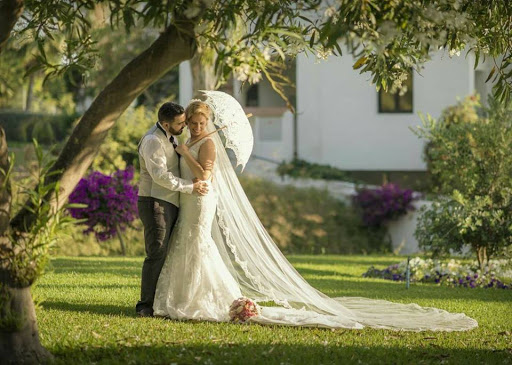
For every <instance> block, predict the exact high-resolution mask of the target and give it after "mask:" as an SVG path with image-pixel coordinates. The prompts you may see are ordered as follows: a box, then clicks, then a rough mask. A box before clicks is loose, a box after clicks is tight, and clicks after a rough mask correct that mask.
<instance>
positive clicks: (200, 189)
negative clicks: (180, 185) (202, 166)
mask: <svg viewBox="0 0 512 365" xmlns="http://www.w3.org/2000/svg"><path fill="white" fill-rule="evenodd" d="M208 189H209V188H208V184H207V183H206V182H204V181H201V180H199V181H194V190H193V191H192V192H193V193H197V194H199V195H206V194H208Z"/></svg>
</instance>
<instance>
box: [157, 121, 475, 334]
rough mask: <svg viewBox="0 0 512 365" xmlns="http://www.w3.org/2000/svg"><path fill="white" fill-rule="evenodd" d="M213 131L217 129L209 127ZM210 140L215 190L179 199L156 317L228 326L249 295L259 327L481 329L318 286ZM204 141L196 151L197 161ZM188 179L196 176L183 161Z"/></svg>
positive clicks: (459, 318) (430, 311)
mask: <svg viewBox="0 0 512 365" xmlns="http://www.w3.org/2000/svg"><path fill="white" fill-rule="evenodd" d="M208 128H209V130H214V128H215V127H214V126H213V124H212V123H209V126H208ZM209 138H211V139H212V140H213V141H214V143H215V147H216V154H217V157H216V161H215V167H214V171H213V174H212V175H213V180H212V181H211V182H210V191H209V193H208V195H206V196H198V195H190V194H181V195H180V211H179V217H178V221H177V223H176V226H175V229H174V231H173V234H172V237H171V242H170V247H169V252H168V255H167V258H166V261H165V264H164V266H163V268H162V271H161V274H160V277H159V280H158V284H157V288H156V295H155V300H154V305H153V309H154V314H155V315H156V316H163V317H169V318H172V319H193V320H206V321H222V322H224V321H229V320H230V318H229V307H230V305H231V303H232V302H233V300H235V299H237V298H239V297H241V296H245V297H248V298H251V299H253V300H254V301H256V302H257V303H259V304H260V305H261V314H260V315H258V316H256V317H252V318H250V319H249V321H250V322H256V323H260V324H270V325H273V324H278V325H289V326H305V327H326V328H353V329H359V328H363V327H365V326H369V327H373V328H384V329H394V330H409V331H423V330H434V331H463V330H469V329H472V328H474V327H476V326H477V322H476V321H475V320H473V319H471V318H469V317H467V316H466V315H464V314H463V313H449V312H447V311H444V310H441V309H437V308H425V307H420V306H418V305H416V304H400V303H393V302H389V301H384V300H374V299H368V298H359V297H341V298H330V297H328V296H326V295H325V294H323V293H321V292H319V291H318V290H316V289H315V288H313V287H312V286H311V285H309V284H308V283H307V282H306V280H304V278H303V277H302V276H301V275H300V274H299V273H298V272H297V271H296V270H295V269H294V268H293V266H292V265H291V264H290V263H289V262H288V260H287V259H286V258H285V257H284V255H283V254H282V253H281V252H280V251H279V249H278V247H277V246H276V244H275V243H274V242H273V240H272V238H271V237H270V236H269V235H268V233H267V231H266V230H265V228H264V227H263V225H262V224H261V222H260V220H259V219H258V217H257V215H256V213H255V212H254V210H253V209H252V206H251V205H250V203H249V201H248V199H247V197H246V195H245V193H244V191H243V189H242V187H241V185H240V183H239V182H238V178H237V176H236V173H235V172H234V169H233V167H232V165H231V162H230V160H229V158H228V156H227V154H226V151H225V149H224V146H223V144H222V141H221V139H220V137H219V136H218V134H214V135H213V136H212V137H209ZM205 141H206V140H202V141H200V142H199V143H197V144H196V145H194V146H193V147H191V148H190V153H191V154H192V155H193V156H194V157H195V158H196V159H197V156H198V153H199V152H198V151H199V149H200V147H201V145H202V144H203V143H204V142H205ZM181 175H182V177H183V178H185V179H192V178H193V177H194V176H193V174H192V172H191V170H190V168H189V167H188V166H187V164H186V162H185V161H184V159H182V160H181ZM269 303H270V306H269Z"/></svg>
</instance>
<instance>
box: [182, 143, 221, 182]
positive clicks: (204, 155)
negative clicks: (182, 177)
mask: <svg viewBox="0 0 512 365" xmlns="http://www.w3.org/2000/svg"><path fill="white" fill-rule="evenodd" d="M183 147H184V148H183ZM176 151H177V152H178V153H179V154H180V155H182V156H183V157H184V158H185V160H186V162H187V165H188V166H189V167H190V170H191V171H192V173H193V174H194V176H195V177H196V178H198V179H199V180H208V179H209V178H210V176H211V175H212V170H213V165H214V163H215V144H214V143H213V141H212V140H211V139H208V140H206V141H205V142H204V143H203V144H202V145H201V147H199V157H198V160H196V159H195V158H194V157H193V156H192V155H191V154H190V152H189V150H188V148H187V147H186V146H178V148H177V149H176Z"/></svg>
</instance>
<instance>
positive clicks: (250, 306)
mask: <svg viewBox="0 0 512 365" xmlns="http://www.w3.org/2000/svg"><path fill="white" fill-rule="evenodd" d="M259 314H260V307H259V306H258V305H257V304H256V303H254V302H253V301H252V300H250V299H249V298H245V297H241V298H238V299H235V300H234V301H233V303H232V304H231V306H230V307H229V318H231V321H232V322H234V323H244V322H245V321H247V320H248V319H249V318H251V317H255V316H257V315H259Z"/></svg>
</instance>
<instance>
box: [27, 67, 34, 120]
mask: <svg viewBox="0 0 512 365" xmlns="http://www.w3.org/2000/svg"><path fill="white" fill-rule="evenodd" d="M33 98H34V74H33V73H32V74H30V76H29V78H28V90H27V99H26V102H25V111H26V112H29V111H30V109H32V99H33Z"/></svg>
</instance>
